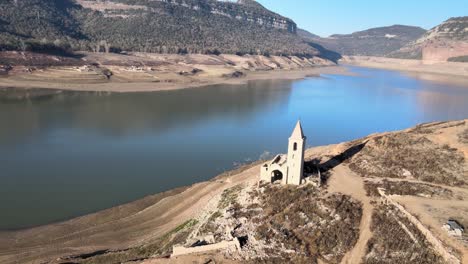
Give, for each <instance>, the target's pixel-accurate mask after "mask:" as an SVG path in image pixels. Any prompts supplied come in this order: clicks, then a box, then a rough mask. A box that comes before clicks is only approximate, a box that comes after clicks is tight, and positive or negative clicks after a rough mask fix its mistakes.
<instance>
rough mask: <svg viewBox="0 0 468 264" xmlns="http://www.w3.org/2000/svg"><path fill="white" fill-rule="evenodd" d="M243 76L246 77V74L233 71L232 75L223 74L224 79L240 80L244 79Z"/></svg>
mask: <svg viewBox="0 0 468 264" xmlns="http://www.w3.org/2000/svg"><path fill="white" fill-rule="evenodd" d="M245 76H246V74H245V73H244V72H241V71H235V72H233V73H229V74H223V77H224V78H242V77H245Z"/></svg>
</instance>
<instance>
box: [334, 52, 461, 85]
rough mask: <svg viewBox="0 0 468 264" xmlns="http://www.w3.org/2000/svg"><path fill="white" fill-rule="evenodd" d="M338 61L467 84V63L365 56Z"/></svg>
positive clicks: (436, 80) (441, 81) (445, 81)
mask: <svg viewBox="0 0 468 264" xmlns="http://www.w3.org/2000/svg"><path fill="white" fill-rule="evenodd" d="M340 63H341V64H344V65H353V66H361V67H369V68H378V69H388V70H396V71H402V72H405V73H407V74H409V75H410V76H412V77H416V78H419V79H422V80H428V81H433V82H440V83H450V84H456V85H461V86H468V63H462V62H430V61H422V60H404V59H391V58H381V57H366V56H345V57H344V58H343V59H342V60H341V61H340Z"/></svg>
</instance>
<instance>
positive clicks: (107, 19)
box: [0, 0, 319, 56]
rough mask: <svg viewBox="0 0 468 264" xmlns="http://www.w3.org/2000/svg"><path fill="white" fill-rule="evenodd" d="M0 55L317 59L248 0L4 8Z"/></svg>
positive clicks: (32, 0) (291, 26) (289, 24)
mask: <svg viewBox="0 0 468 264" xmlns="http://www.w3.org/2000/svg"><path fill="white" fill-rule="evenodd" d="M0 47H1V49H3V50H32V51H41V50H42V51H45V50H46V51H48V52H50V51H51V50H55V51H57V52H67V51H73V50H81V51H101V52H113V51H115V52H120V51H141V52H155V53H180V54H184V53H202V54H217V53H231V54H236V53H237V54H246V53H250V54H264V55H269V54H272V55H273V54H275V55H304V56H313V55H319V52H318V51H317V49H315V48H314V47H312V46H311V45H309V44H307V43H305V42H304V41H303V40H302V39H301V38H300V37H299V36H298V35H297V34H296V24H295V23H294V22H293V21H292V20H290V19H288V18H285V17H282V16H280V15H278V14H275V13H273V12H271V11H269V10H267V9H265V8H264V7H263V6H261V5H260V4H258V3H257V2H255V1H252V0H242V1H238V2H237V3H233V2H221V1H215V0H172V1H171V0H154V1H150V0H113V1H101V0H87V1H85V0H77V1H74V0H48V1H43V0H3V1H0Z"/></svg>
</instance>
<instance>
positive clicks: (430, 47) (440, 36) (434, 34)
mask: <svg viewBox="0 0 468 264" xmlns="http://www.w3.org/2000/svg"><path fill="white" fill-rule="evenodd" d="M467 55H468V16H465V17H456V18H450V19H449V20H447V21H445V22H444V23H442V24H440V25H438V26H436V27H434V28H432V29H431V30H429V31H428V32H427V33H426V34H424V35H423V36H422V37H421V38H419V39H417V40H415V41H413V42H411V43H409V44H407V45H406V46H404V47H402V48H401V49H400V50H398V51H396V52H394V53H392V54H391V57H396V58H405V59H407V58H409V59H422V60H424V61H426V62H431V61H434V62H440V61H447V60H455V61H456V60H457V59H456V58H459V57H464V56H467ZM467 61H468V60H467Z"/></svg>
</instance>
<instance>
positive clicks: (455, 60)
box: [448, 56, 468, 62]
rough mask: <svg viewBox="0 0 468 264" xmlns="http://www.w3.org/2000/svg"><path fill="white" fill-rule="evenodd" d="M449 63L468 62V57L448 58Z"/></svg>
mask: <svg viewBox="0 0 468 264" xmlns="http://www.w3.org/2000/svg"><path fill="white" fill-rule="evenodd" d="M448 61H452V62H468V56H459V57H451V58H448Z"/></svg>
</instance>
